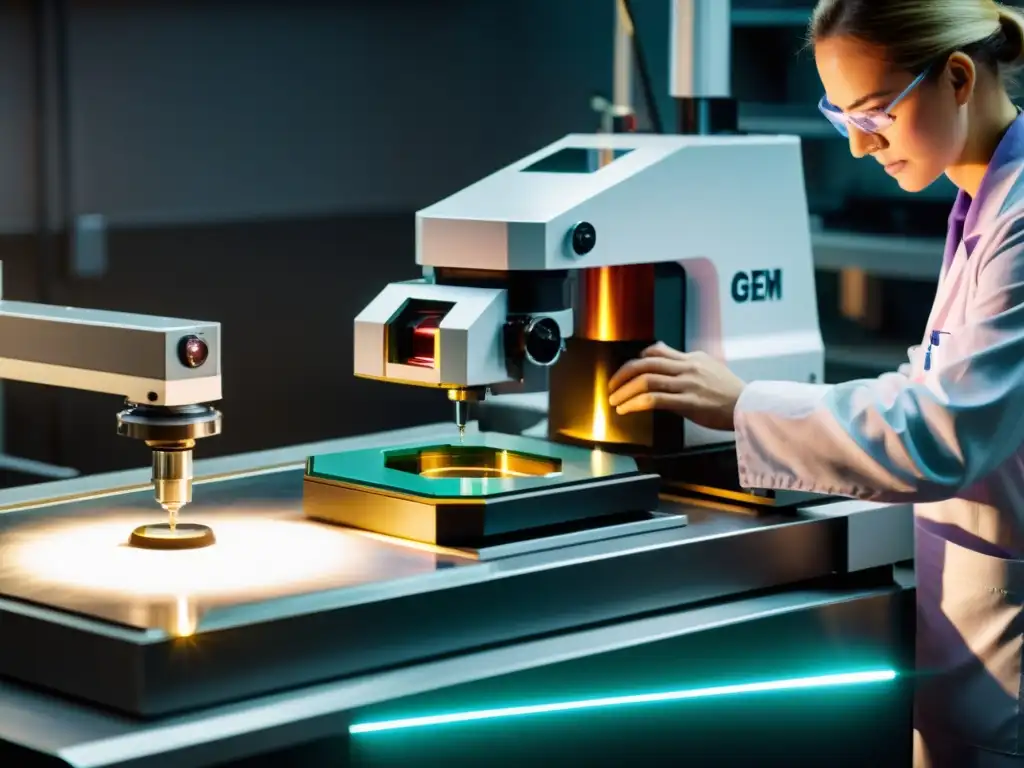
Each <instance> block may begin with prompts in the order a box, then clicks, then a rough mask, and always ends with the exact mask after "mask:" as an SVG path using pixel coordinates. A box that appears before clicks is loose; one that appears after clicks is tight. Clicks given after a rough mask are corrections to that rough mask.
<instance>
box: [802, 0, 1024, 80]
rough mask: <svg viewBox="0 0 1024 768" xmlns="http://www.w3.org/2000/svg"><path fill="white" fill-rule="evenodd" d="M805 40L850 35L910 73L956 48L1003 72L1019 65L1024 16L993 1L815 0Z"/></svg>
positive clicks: (1023, 59)
mask: <svg viewBox="0 0 1024 768" xmlns="http://www.w3.org/2000/svg"><path fill="white" fill-rule="evenodd" d="M808 33H809V34H808V36H809V42H810V43H812V44H813V43H815V42H817V41H819V40H823V39H825V38H829V37H839V36H841V35H842V36H850V37H854V38H857V39H858V40H862V41H864V42H866V43H868V44H871V45H876V46H878V47H879V48H881V49H882V50H884V51H886V54H887V57H888V59H889V61H890V63H892V64H893V65H894V66H896V67H898V68H900V69H904V70H907V71H910V72H913V73H915V74H919V73H921V72H924V71H925V70H926V69H928V68H929V67H930V66H932V65H934V64H936V63H938V62H940V61H943V60H945V59H946V58H948V57H949V56H950V55H951V54H953V53H955V52H957V51H960V52H962V53H964V54H967V55H968V56H970V57H971V58H972V59H974V61H975V63H976V64H978V65H986V66H989V67H991V68H993V69H995V70H996V71H997V72H1000V73H1003V72H1008V71H1013V70H1017V69H1019V68H1021V67H1024V15H1022V13H1021V12H1020V11H1018V10H1016V9H1013V8H1008V7H1006V6H1005V5H1002V4H1000V3H997V2H994V0H819V2H818V5H817V7H815V9H814V13H813V14H812V16H811V23H810V27H809V29H808Z"/></svg>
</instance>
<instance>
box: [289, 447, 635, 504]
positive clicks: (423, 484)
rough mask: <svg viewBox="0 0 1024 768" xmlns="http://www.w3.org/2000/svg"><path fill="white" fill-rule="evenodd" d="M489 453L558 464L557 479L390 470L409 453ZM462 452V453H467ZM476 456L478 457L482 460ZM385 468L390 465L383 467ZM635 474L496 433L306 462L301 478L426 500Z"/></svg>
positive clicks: (613, 462)
mask: <svg viewBox="0 0 1024 768" xmlns="http://www.w3.org/2000/svg"><path fill="white" fill-rule="evenodd" d="M447 447H451V448H453V449H455V450H459V449H470V450H472V449H485V448H489V449H494V450H495V451H499V452H503V451H507V452H508V453H509V454H512V455H514V458H516V459H519V460H520V461H521V460H526V461H527V462H528V463H532V464H543V463H546V462H548V461H553V462H554V463H560V467H559V468H558V471H557V474H548V475H527V476H517V477H444V476H441V477H425V476H423V475H420V474H416V473H415V472H412V471H407V470H406V469H399V468H396V467H398V466H402V465H408V464H410V463H412V462H413V461H415V454H417V453H419V452H421V451H427V450H435V451H436V450H442V451H443V450H444V449H445V448H447ZM467 452H468V451H467ZM486 453H487V452H486V451H482V452H481V454H482V455H486ZM389 464H390V465H391V466H389ZM636 472H637V466H636V462H635V461H633V459H631V458H629V457H628V456H618V455H615V454H611V453H605V452H604V451H590V450H587V449H586V448H578V447H575V446H570V445H559V444H557V443H551V442H548V441H547V440H540V439H536V438H530V437H519V436H515V435H504V434H501V433H498V432H484V433H478V434H472V435H466V438H465V440H463V441H462V442H461V443H460V442H459V441H458V440H452V441H447V442H445V441H439V442H438V443H431V444H423V443H406V444H402V445H395V446H388V447H386V448H365V449H362V450H357V451H342V452H341V453H330V454H325V455H323V456H310V457H309V458H308V459H307V460H306V477H309V478H313V479H321V480H325V481H327V482H330V481H336V482H341V483H346V484H353V485H365V486H371V487H375V488H381V489H385V490H393V491H399V492H401V493H406V494H410V495H413V496H421V497H429V498H442V499H450V498H459V497H486V496H496V495H499V494H504V493H512V492H519V491H525V490H531V489H535V488H551V487H554V486H560V485H569V484H573V483H579V482H583V481H586V480H592V479H597V478H609V477H620V476H624V475H630V474H634V473H636Z"/></svg>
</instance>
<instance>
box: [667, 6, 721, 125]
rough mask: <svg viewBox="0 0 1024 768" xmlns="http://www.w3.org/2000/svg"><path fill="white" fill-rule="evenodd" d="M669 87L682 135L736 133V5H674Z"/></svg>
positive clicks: (671, 28) (671, 27) (670, 27)
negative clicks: (733, 79)
mask: <svg viewBox="0 0 1024 768" xmlns="http://www.w3.org/2000/svg"><path fill="white" fill-rule="evenodd" d="M671 2H672V15H671V23H670V25H669V29H670V34H671V40H670V49H669V50H670V67H671V69H670V72H669V88H670V90H671V92H672V97H673V98H674V99H675V100H676V104H677V106H678V117H679V126H678V128H679V132H680V133H701V134H703V133H728V132H734V131H735V130H736V102H735V101H734V100H733V99H732V97H731V92H732V89H731V80H730V78H731V67H730V63H731V60H732V59H731V57H732V2H731V0H671Z"/></svg>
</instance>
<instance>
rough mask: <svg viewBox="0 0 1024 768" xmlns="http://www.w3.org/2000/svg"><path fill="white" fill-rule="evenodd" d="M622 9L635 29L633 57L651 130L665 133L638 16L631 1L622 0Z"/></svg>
mask: <svg viewBox="0 0 1024 768" xmlns="http://www.w3.org/2000/svg"><path fill="white" fill-rule="evenodd" d="M622 8H623V10H625V12H626V18H628V19H629V25H630V26H631V27H632V28H633V34H632V35H630V38H631V40H632V42H633V56H634V57H635V58H636V68H637V73H638V74H639V75H640V87H641V88H642V89H643V92H644V103H645V104H646V105H647V114H648V115H649V116H650V118H651V128H653V129H654V132H655V133H664V132H665V131H664V129H663V128H662V125H661V114H660V113H659V112H658V102H657V100H656V99H655V98H654V86H653V85H652V84H651V72H650V70H649V69H648V68H647V58H646V57H645V56H644V49H643V47H642V46H641V45H640V33H639V32H638V31H637V28H636V16H634V15H633V6H632V3H630V0H622Z"/></svg>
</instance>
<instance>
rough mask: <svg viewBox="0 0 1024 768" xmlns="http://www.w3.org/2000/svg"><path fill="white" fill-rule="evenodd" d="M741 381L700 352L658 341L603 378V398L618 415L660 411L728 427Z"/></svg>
mask: <svg viewBox="0 0 1024 768" xmlns="http://www.w3.org/2000/svg"><path fill="white" fill-rule="evenodd" d="M745 386H746V383H745V382H744V381H743V380H742V379H740V378H738V377H737V376H736V375H735V374H734V373H733V372H732V371H730V370H729V369H728V368H727V367H726V366H725V364H724V363H722V362H721V361H719V360H716V359H715V358H713V357H711V356H710V355H708V354H706V353H704V352H692V353H689V354H687V353H685V352H679V351H678V350H675V349H672V347H670V346H668V345H667V344H662V343H660V342H659V343H658V344H655V345H654V346H653V347H648V348H647V349H645V350H644V351H643V352H642V353H641V356H640V357H639V358H637V359H636V360H630V361H629V362H628V363H626V364H625V365H624V366H622V367H621V368H620V369H619V370H618V371H616V372H615V374H614V375H613V376H612V377H611V379H610V380H609V381H608V390H609V391H610V392H611V396H610V397H609V398H608V402H609V403H610V404H611V405H612V406H614V408H615V412H616V413H619V414H625V413H635V412H637V411H651V410H666V411H672V412H674V413H677V414H679V415H680V416H683V417H685V418H687V419H689V420H690V421H692V422H694V423H696V424H700V425H701V426H702V427H707V428H708V429H720V430H724V431H732V430H733V429H734V423H733V411H734V410H735V409H736V402H737V401H738V400H739V397H740V394H741V393H742V392H743V388H744V387H745Z"/></svg>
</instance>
